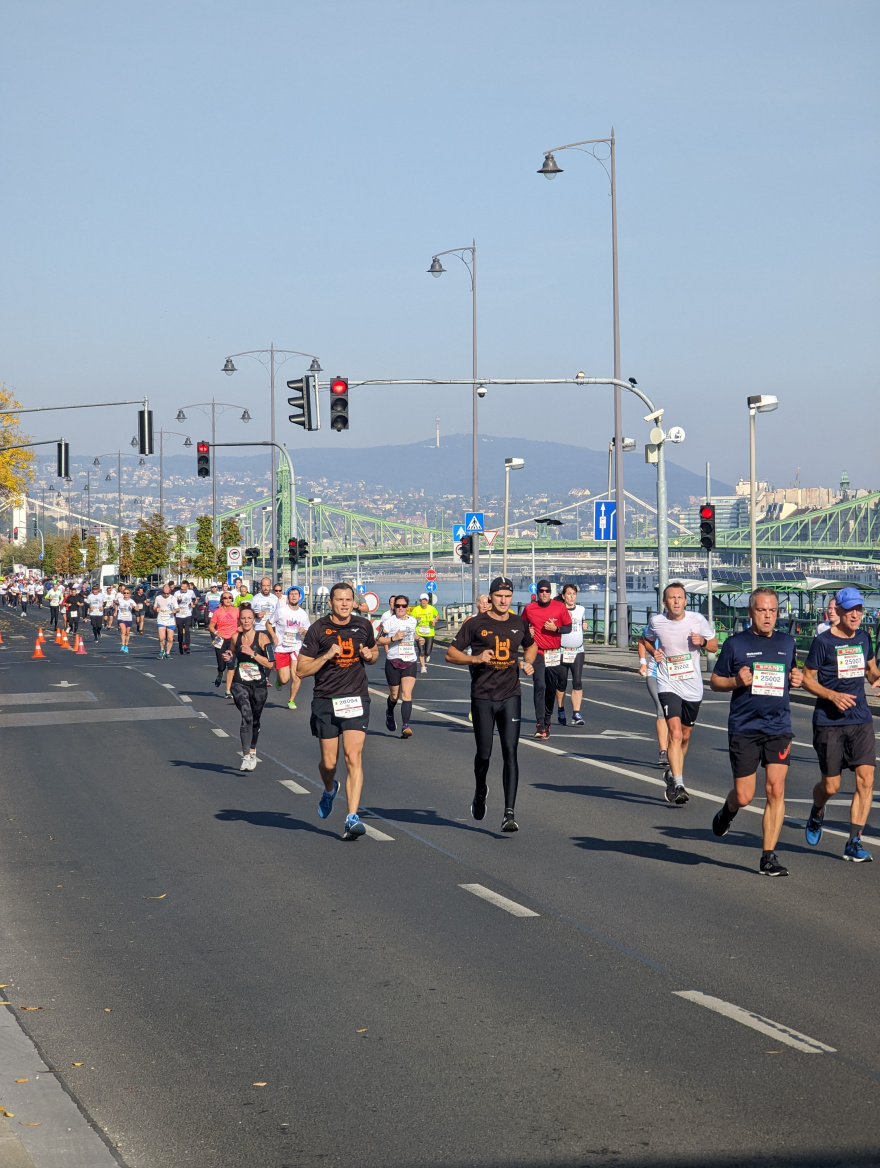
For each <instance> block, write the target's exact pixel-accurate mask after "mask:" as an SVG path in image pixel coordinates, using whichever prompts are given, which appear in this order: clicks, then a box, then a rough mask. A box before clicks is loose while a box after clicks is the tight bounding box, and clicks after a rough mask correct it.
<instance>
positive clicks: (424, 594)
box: [419, 592, 431, 600]
mask: <svg viewBox="0 0 880 1168" xmlns="http://www.w3.org/2000/svg"><path fill="white" fill-rule="evenodd" d="M430 599H431V598H430V596H429V595H428V594H427V592H423V593H422V594H421V596H419V600H430Z"/></svg>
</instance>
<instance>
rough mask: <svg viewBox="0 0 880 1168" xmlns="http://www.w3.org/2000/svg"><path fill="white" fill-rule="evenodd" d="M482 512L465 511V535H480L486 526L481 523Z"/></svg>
mask: <svg viewBox="0 0 880 1168" xmlns="http://www.w3.org/2000/svg"><path fill="white" fill-rule="evenodd" d="M483 514H484V513H483V512H482V511H465V513H464V529H465V533H466V534H467V535H482V534H483V531H484V530H485V527H486V524H485V522H484V521H483Z"/></svg>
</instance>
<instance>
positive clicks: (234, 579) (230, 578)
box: [226, 568, 244, 588]
mask: <svg viewBox="0 0 880 1168" xmlns="http://www.w3.org/2000/svg"><path fill="white" fill-rule="evenodd" d="M243 576H244V572H243V571H242V570H241V568H232V569H230V571H228V572H227V573H226V587H227V588H231V587H232V586H233V584H237V583H238V581H239V580H241V578H242V577H243Z"/></svg>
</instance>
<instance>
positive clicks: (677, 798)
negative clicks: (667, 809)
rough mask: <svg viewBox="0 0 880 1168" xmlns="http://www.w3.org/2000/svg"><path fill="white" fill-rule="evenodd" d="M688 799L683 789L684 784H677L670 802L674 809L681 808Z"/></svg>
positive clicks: (688, 796)
mask: <svg viewBox="0 0 880 1168" xmlns="http://www.w3.org/2000/svg"><path fill="white" fill-rule="evenodd" d="M688 799H690V795H689V794H688V793H687V791H686V790H685V789H684V783H677V784H676V787H675V793H674V798H673V800H672V802H673V803H674V804H675V805H676V807H683V806H684V805H685V803H687V801H688Z"/></svg>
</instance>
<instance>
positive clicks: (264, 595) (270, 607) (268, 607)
mask: <svg viewBox="0 0 880 1168" xmlns="http://www.w3.org/2000/svg"><path fill="white" fill-rule="evenodd" d="M277 607H278V599H277V597H275V596H273V595H272V581H271V580H270V579H269V577H268V576H264V577H263V579H262V580H261V581H260V591H259V592H255V593H254V595H253V597H252V598H251V608H252V609H253V612H254V616H255V618H256V622H257V623H256V624H255V625H254V628H255V629H256V630H257V632H258V633H268V634H269V636H270V637H271V638H272V644H273V645H277V644H278V638H277V637H276V636H275V632H274V629H273V627H272V626H273V625H274V624H275V609H276V608H277ZM267 622H268V623H267Z"/></svg>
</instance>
